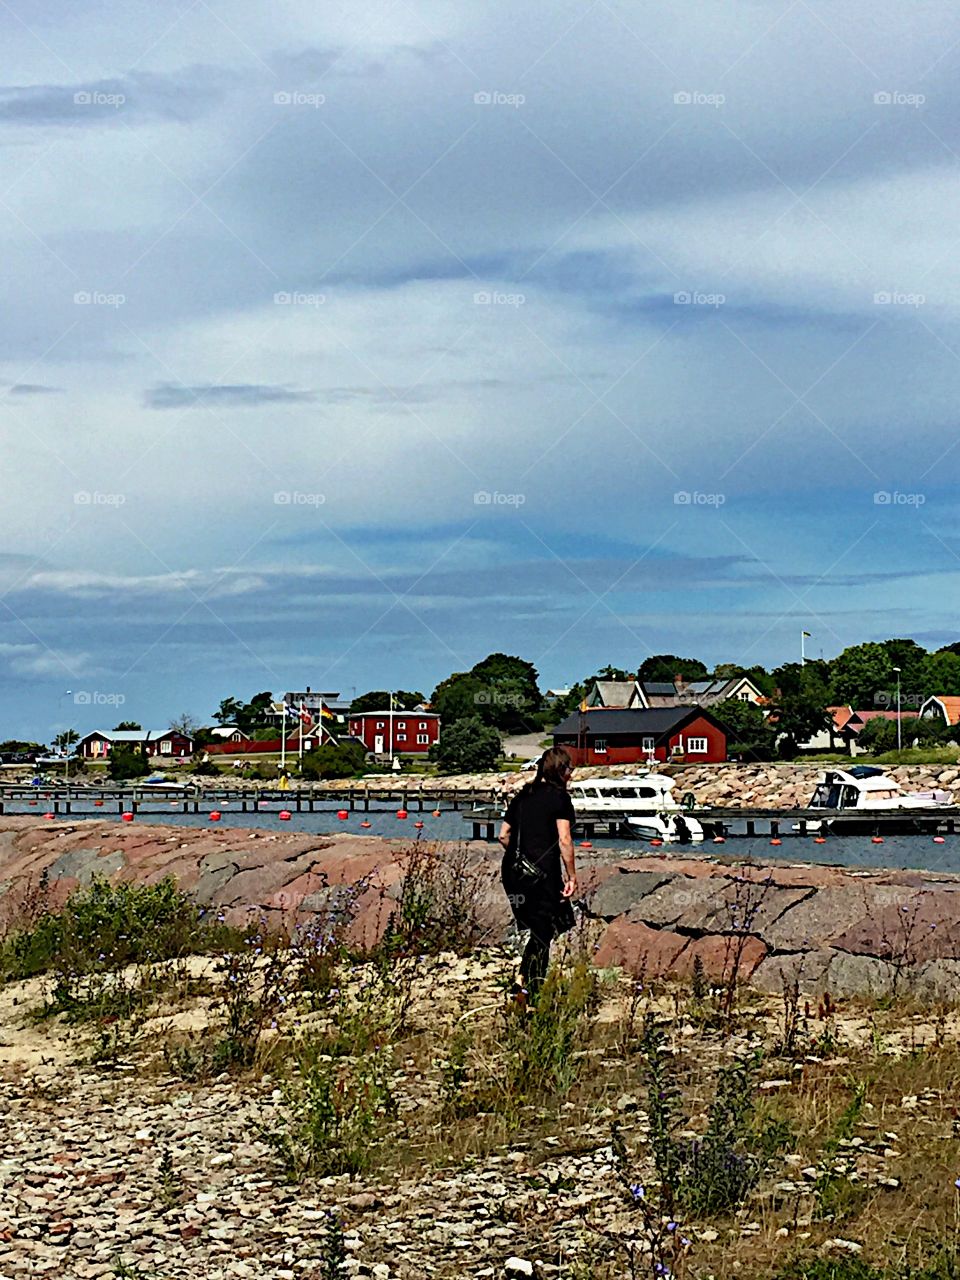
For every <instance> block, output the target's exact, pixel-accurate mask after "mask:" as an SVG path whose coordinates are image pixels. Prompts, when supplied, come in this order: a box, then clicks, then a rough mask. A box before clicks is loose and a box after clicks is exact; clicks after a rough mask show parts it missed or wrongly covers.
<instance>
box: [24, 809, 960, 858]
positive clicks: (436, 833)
mask: <svg viewBox="0 0 960 1280" xmlns="http://www.w3.org/2000/svg"><path fill="white" fill-rule="evenodd" d="M283 807H284V806H283V804H282V803H277V804H271V805H270V807H269V808H268V809H261V810H258V811H257V812H256V813H241V812H240V811H239V809H237V810H231V809H230V807H229V805H226V806H224V805H222V806H221V808H220V812H221V814H222V817H221V819H220V821H219V822H211V821H210V819H209V817H208V816H207V815H206V814H202V813H201V814H196V813H181V812H179V810H175V809H173V808H172V806H171V805H170V802H169V801H164V800H160V799H158V800H156V801H151V802H145V803H144V804H143V805H142V806H141V808H140V812H139V813H138V814H137V817H136V820H135V822H134V823H129V824H124V825H125V826H126V825H129V826H135V825H136V823H141V824H143V823H151V824H153V823H160V824H162V825H164V826H174V827H209V828H211V829H216V828H217V827H227V828H245V829H249V830H254V831H289V832H299V833H301V834H303V833H305V832H306V833H309V834H310V835H332V834H335V833H341V834H342V833H348V834H350V835H368V836H390V837H393V838H394V839H397V838H400V839H407V840H413V839H416V838H417V837H419V838H420V839H424V840H465V839H469V838H470V836H471V834H472V827H471V825H470V822H469V821H465V820H464V817H463V813H462V811H461V812H457V811H455V810H452V809H446V810H442V811H441V813H440V816H439V817H437V818H435V817H433V814H432V813H431V812H430V811H429V810H428V811H427V812H425V813H418V812H417V811H416V810H413V809H411V810H410V811H409V816H408V817H407V818H406V819H405V820H403V819H398V818H397V816H396V810H393V809H391V810H388V811H384V810H379V811H376V810H371V812H370V813H366V814H364V813H361V812H360V811H357V812H355V813H351V814H350V816H349V817H348V818H347V820H346V821H345V822H341V821H340V819H338V817H337V810H336V809H335V808H331V809H323V810H321V809H317V810H316V811H315V812H314V813H297V812H296V811H295V810H294V811H293V812H292V817H291V819H290V820H289V821H288V822H287V821H281V819H280V818H279V817H278V814H279V812H280V810H281V809H282V808H283ZM43 811H44V810H43V800H42V799H41V800H40V802H39V805H38V806H37V807H33V806H29V805H27V804H22V805H20V804H17V805H8V806H7V812H8V813H22V814H29V815H30V816H32V817H37V816H38V815H39V814H41V813H43ZM87 818H95V819H99V820H100V821H103V822H116V823H118V824H119V823H120V816H119V814H117V813H108V812H107V811H106V810H104V811H102V812H101V811H98V812H96V813H88V814H79V813H77V814H69V815H66V816H64V817H58V818H56V819H55V820H54V822H51V824H50V825H51V826H53V825H54V823H55V822H56V823H64V822H67V823H74V822H79V821H83V820H85V819H87ZM363 821H367V822H369V823H370V826H369V827H361V825H360V824H361V822H363ZM416 822H422V823H423V828H422V829H421V830H420V831H418V830H417V829H416V827H415V826H414V823H416ZM782 840H783V842H782V844H779V845H771V843H770V839H769V837H767V836H752V837H749V836H729V837H728V838H727V840H726V841H725V842H724V843H723V844H714V843H713V842H712V841H711V840H709V839H707V840H705V841H704V843H703V844H699V845H676V844H675V845H663V846H661V847H660V848H659V849H655V848H651V847H650V845H649V844H647V843H646V842H645V841H642V840H618V839H612V838H606V837H603V836H597V837H595V838H594V839H593V840H592V841H591V842H590V843H591V845H592V846H593V849H594V851H596V852H603V851H609V852H616V853H619V854H632V855H634V856H637V857H639V856H642V855H643V854H651V853H666V854H668V855H669V856H673V857H686V856H688V855H691V854H693V855H694V856H696V855H697V854H708V855H711V854H719V855H723V856H724V857H734V858H743V857H750V858H753V859H755V860H756V861H757V862H774V861H777V862H822V863H828V864H833V865H836V866H843V867H879V868H882V869H888V870H892V869H894V868H902V867H909V868H914V869H917V870H923V871H951V872H960V834H957V835H952V836H951V835H948V836H945V837H944V842H943V844H935V843H934V840H933V837H932V836H928V835H927V836H924V835H891V836H885V837H884V839H883V843H882V844H874V843H873V842H872V840H871V838H870V837H869V836H828V837H827V840H826V842H825V843H824V844H816V843H815V842H814V839H813V837H812V836H798V835H795V834H792V833H784V835H783V838H782Z"/></svg>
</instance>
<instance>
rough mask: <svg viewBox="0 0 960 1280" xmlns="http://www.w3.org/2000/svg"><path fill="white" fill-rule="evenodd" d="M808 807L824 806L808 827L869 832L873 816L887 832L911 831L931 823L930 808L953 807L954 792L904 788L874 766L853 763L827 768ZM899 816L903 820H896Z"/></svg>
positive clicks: (872, 828) (873, 820) (873, 822)
mask: <svg viewBox="0 0 960 1280" xmlns="http://www.w3.org/2000/svg"><path fill="white" fill-rule="evenodd" d="M809 807H810V808H811V809H823V810H824V811H825V812H824V817H823V819H822V820H821V821H820V822H818V823H817V822H815V823H807V824H806V827H807V830H813V829H815V828H820V829H823V828H824V827H827V828H829V829H830V830H831V831H834V832H837V833H840V832H846V833H848V834H856V833H858V832H866V833H869V832H871V831H873V830H874V827H875V826H876V821H875V820H876V819H877V818H882V819H883V827H884V830H886V831H891V832H892V831H903V832H907V833H909V832H914V831H917V830H918V829H919V828H921V827H923V826H928V825H929V824H930V818H929V817H927V819H926V822H924V820H923V817H922V814H929V810H931V809H951V808H953V792H952V791H942V790H940V789H939V788H937V789H932V790H929V791H904V790H903V789H902V788H901V786H900V784H899V782H897V780H896V779H895V778H891V777H889V776H888V775H887V774H886V773H884V771H883V770H882V769H879V768H877V767H876V766H875V765H865V764H860V765H854V766H853V767H852V768H850V769H826V770H824V771H823V773H822V774H821V775H820V777H819V778H818V779H817V786H816V789H815V791H814V793H813V798H812V799H811V801H810V806H809ZM901 817H902V821H898V819H899V818H901Z"/></svg>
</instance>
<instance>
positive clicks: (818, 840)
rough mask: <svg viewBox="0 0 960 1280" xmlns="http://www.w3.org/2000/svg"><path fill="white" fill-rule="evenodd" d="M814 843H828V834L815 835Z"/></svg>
mask: <svg viewBox="0 0 960 1280" xmlns="http://www.w3.org/2000/svg"><path fill="white" fill-rule="evenodd" d="M813 843H814V844H826V843H827V837H826V836H814V837H813Z"/></svg>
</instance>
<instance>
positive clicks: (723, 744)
mask: <svg viewBox="0 0 960 1280" xmlns="http://www.w3.org/2000/svg"><path fill="white" fill-rule="evenodd" d="M553 745H554V746H555V747H565V748H566V749H567V751H569V752H570V755H571V756H572V758H573V763H574V764H575V765H583V764H600V765H603V764H642V763H643V762H644V761H646V760H650V759H653V760H658V761H659V762H660V763H661V764H666V763H667V762H668V761H670V760H683V761H684V762H685V763H687V764H720V763H722V762H723V761H724V760H726V758H727V731H726V729H725V728H724V727H723V725H722V724H721V723H720V722H719V720H715V719H714V718H713V716H712V715H711V714H710V713H709V711H704V710H703V708H702V707H651V708H636V709H634V708H630V709H621V708H613V707H609V708H608V707H590V708H588V710H586V711H574V712H573V714H572V715H569V716H567V718H566V720H563V721H561V723H560V724H558V725H557V727H556V728H555V729H554V731H553Z"/></svg>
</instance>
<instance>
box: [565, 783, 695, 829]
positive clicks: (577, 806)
mask: <svg viewBox="0 0 960 1280" xmlns="http://www.w3.org/2000/svg"><path fill="white" fill-rule="evenodd" d="M675 785H676V782H675V780H674V779H673V778H668V777H666V776H665V775H664V774H661V773H642V774H633V775H627V776H624V777H622V778H585V779H583V781H582V782H571V783H570V785H569V787H568V792H569V795H570V799H571V800H572V801H573V809H574V813H575V814H576V815H577V818H578V819H580V820H584V821H589V820H591V819H594V820H599V821H603V820H604V819H606V820H608V821H610V822H616V821H617V820H618V819H619V823H620V829H621V832H622V833H623V834H624V835H632V836H636V837H637V838H638V839H641V840H662V841H663V842H664V843H666V844H697V843H699V842H700V841H702V840H703V827H702V826H701V825H700V823H699V822H698V821H697V819H696V818H695V817H693V815H692V814H691V813H690V809H691V808H692V807H693V804H694V799H693V796H692V795H687V796H686V797H685V798H684V803H683V804H681V803H680V802H679V801H678V800H676V799H675V798H674V795H673V788H674V786H675Z"/></svg>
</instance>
